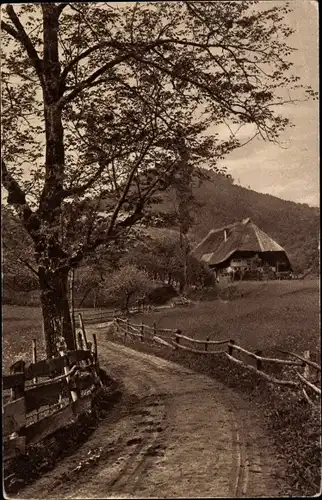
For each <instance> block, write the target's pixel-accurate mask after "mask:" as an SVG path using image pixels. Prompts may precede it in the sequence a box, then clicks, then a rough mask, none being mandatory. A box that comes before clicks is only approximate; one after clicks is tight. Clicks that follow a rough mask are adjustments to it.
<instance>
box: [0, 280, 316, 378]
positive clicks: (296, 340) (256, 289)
mask: <svg viewBox="0 0 322 500" xmlns="http://www.w3.org/2000/svg"><path fill="white" fill-rule="evenodd" d="M221 291H222V292H223V293H224V294H225V290H221ZM230 295H231V296H233V297H235V298H234V299H233V300H230V301H221V300H212V301H205V302H199V303H197V302H195V303H194V304H192V305H190V306H186V307H175V308H173V309H164V310H163V311H159V312H150V313H145V314H144V315H142V314H140V315H135V316H134V317H133V319H132V320H131V321H133V322H135V323H140V322H141V321H144V323H146V324H150V325H152V324H153V322H154V321H155V322H156V324H157V326H159V327H160V328H161V327H163V328H180V329H181V330H182V332H183V333H184V334H186V335H188V336H191V337H193V338H206V337H208V336H209V337H210V338H211V339H214V340H219V339H227V338H229V339H234V340H235V341H236V342H237V343H239V344H240V345H242V346H243V347H245V348H249V349H251V350H255V349H262V350H263V354H266V355H268V354H274V353H276V352H277V349H288V350H293V351H295V352H298V353H301V352H302V351H303V350H304V349H310V351H311V352H312V353H315V355H316V356H319V353H320V343H321V340H320V317H319V282H318V280H303V281H275V282H274V281H271V282H266V283H263V282H245V283H240V284H238V285H236V286H234V287H233V288H231V287H230ZM2 317H3V351H2V352H3V366H4V370H5V371H6V370H7V369H8V368H9V366H10V364H11V363H13V362H14V361H17V360H18V359H24V360H26V361H30V360H31V355H32V350H31V341H32V339H33V338H35V339H37V347H38V354H39V358H41V357H43V356H44V344H43V338H42V321H41V311H40V309H39V308H37V307H23V306H11V305H10V306H9V305H4V306H3V309H2Z"/></svg>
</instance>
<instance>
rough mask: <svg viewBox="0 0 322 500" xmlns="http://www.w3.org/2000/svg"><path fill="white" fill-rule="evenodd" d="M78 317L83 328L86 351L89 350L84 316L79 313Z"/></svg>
mask: <svg viewBox="0 0 322 500" xmlns="http://www.w3.org/2000/svg"><path fill="white" fill-rule="evenodd" d="M78 316H79V324H80V327H81V330H82V334H83V337H84V342H85V349H87V338H86V331H85V326H84V321H83V316H82V315H81V313H79V315H78Z"/></svg>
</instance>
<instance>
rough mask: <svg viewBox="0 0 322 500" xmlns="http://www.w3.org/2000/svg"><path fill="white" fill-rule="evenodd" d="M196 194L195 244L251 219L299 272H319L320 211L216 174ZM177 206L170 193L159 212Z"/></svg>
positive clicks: (193, 233)
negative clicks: (208, 235)
mask: <svg viewBox="0 0 322 500" xmlns="http://www.w3.org/2000/svg"><path fill="white" fill-rule="evenodd" d="M194 194H195V197H196V200H197V202H198V204H199V206H198V207H196V208H195V209H194V224H193V227H192V228H191V238H192V241H193V243H196V242H198V241H199V240H200V239H201V238H203V237H204V236H205V235H206V234H207V233H208V231H210V230H211V229H214V228H219V227H221V226H223V225H225V224H230V223H233V222H235V221H237V220H241V219H244V218H246V217H250V218H251V219H252V221H253V222H254V223H255V224H257V225H258V226H259V227H260V228H261V229H262V230H263V231H265V232H267V233H268V234H269V235H270V236H272V237H273V238H274V239H275V240H276V241H277V242H278V243H279V244H280V245H282V246H283V247H284V248H285V250H286V251H287V252H288V254H289V257H290V259H291V261H292V264H293V267H294V270H295V271H299V272H302V271H304V270H306V269H308V268H309V267H311V266H312V265H313V266H314V271H317V269H318V265H319V251H318V242H319V232H320V210H319V208H317V207H314V208H312V207H309V206H308V205H305V204H300V203H294V202H291V201H285V200H281V199H279V198H276V197H274V196H271V195H268V194H261V193H257V192H256V191H252V190H250V189H246V188H243V187H241V186H237V185H235V184H234V183H233V181H232V179H229V178H226V177H224V176H221V175H218V174H215V173H210V174H209V180H205V181H204V182H203V183H202V184H201V185H200V186H199V187H195V188H194ZM173 205H174V204H173V199H172V195H171V194H170V193H169V194H167V195H166V196H165V197H164V203H162V205H160V207H158V210H159V209H160V210H161V209H162V210H164V211H165V212H171V211H172V210H173Z"/></svg>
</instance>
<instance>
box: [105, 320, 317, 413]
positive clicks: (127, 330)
mask: <svg viewBox="0 0 322 500" xmlns="http://www.w3.org/2000/svg"><path fill="white" fill-rule="evenodd" d="M114 326H115V328H114V330H115V334H116V335H119V336H122V337H123V338H124V339H131V338H132V339H137V340H138V339H139V340H140V341H141V342H153V343H156V344H158V345H163V346H166V347H168V348H170V349H177V350H183V351H188V352H193V353H196V354H200V355H202V356H216V355H219V354H222V355H225V356H226V357H227V358H228V359H229V360H230V361H231V362H232V363H234V364H237V365H239V366H242V367H243V368H245V369H247V370H249V371H251V372H254V373H256V374H257V375H258V376H259V377H262V378H263V379H265V380H266V381H267V382H269V383H272V384H276V385H280V386H284V387H289V388H290V389H293V390H298V391H301V392H302V393H303V395H304V397H305V399H306V401H307V402H308V403H309V404H310V405H311V406H312V407H314V408H319V406H320V399H321V389H320V387H319V385H320V384H321V366H320V365H319V364H317V363H315V362H314V361H312V360H310V359H309V358H310V356H309V352H308V351H306V352H305V353H304V355H303V356H300V355H298V354H295V353H292V352H288V351H280V352H281V353H283V354H284V355H286V356H287V359H278V358H269V357H264V356H262V352H261V351H256V352H255V353H254V352H250V351H248V350H247V349H244V348H243V347H241V346H239V345H237V344H236V342H235V341H234V340H233V339H225V340H210V339H209V338H207V339H205V340H199V339H193V338H190V337H187V336H186V335H183V334H182V332H181V330H178V329H177V330H175V329H167V328H157V326H156V323H154V325H153V326H149V325H145V324H143V323H142V324H141V325H138V324H135V323H130V321H129V319H128V318H127V319H124V318H120V317H116V318H115V319H114ZM272 365H273V366H274V367H279V370H275V371H278V372H279V373H280V374H281V375H282V377H285V378H277V377H276V376H274V375H273V374H272V373H270V372H271V371H272V370H270V367H271V366H272ZM301 370H302V371H303V373H301ZM267 372H268V373H267ZM286 376H287V377H288V378H286Z"/></svg>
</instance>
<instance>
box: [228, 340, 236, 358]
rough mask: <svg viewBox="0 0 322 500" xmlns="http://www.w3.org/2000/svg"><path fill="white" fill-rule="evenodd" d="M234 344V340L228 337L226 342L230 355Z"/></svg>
mask: <svg viewBox="0 0 322 500" xmlns="http://www.w3.org/2000/svg"><path fill="white" fill-rule="evenodd" d="M234 344H235V341H234V340H232V339H230V341H229V344H228V354H230V356H232V355H233V349H234Z"/></svg>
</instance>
